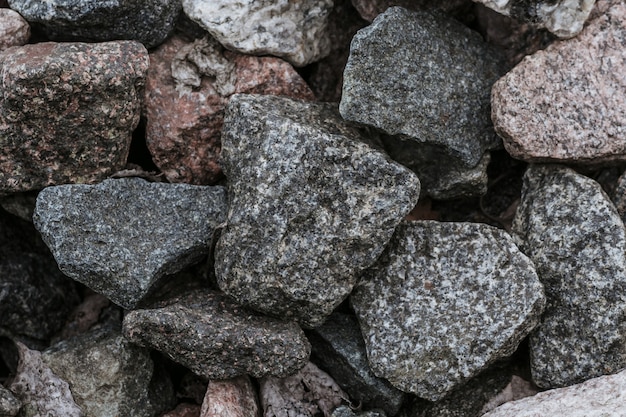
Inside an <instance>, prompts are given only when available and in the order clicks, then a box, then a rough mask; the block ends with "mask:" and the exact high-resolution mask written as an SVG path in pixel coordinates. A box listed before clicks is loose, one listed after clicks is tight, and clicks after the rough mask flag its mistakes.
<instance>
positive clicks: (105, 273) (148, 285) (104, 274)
mask: <svg viewBox="0 0 626 417" xmlns="http://www.w3.org/2000/svg"><path fill="white" fill-rule="evenodd" d="M225 214H226V191H225V189H224V188H223V187H218V186H215V187H201V186H195V185H187V184H165V183H150V182H147V181H145V180H143V179H140V178H124V179H109V180H105V181H104V182H102V183H100V184H98V185H60V186H56V187H48V188H46V189H44V190H43V191H41V192H40V193H39V196H38V197H37V206H36V207H35V215H34V217H33V221H34V223H35V226H36V227H37V229H38V230H39V231H40V232H41V234H42V236H43V239H44V241H45V242H46V244H47V245H48V247H49V248H50V249H51V250H52V253H53V255H54V257H55V259H56V261H57V263H58V264H59V268H60V269H61V271H63V273H65V274H66V275H68V276H70V277H71V278H73V279H75V280H77V281H79V282H81V283H83V284H85V285H87V286H88V287H90V288H91V289H93V290H94V291H96V292H98V293H101V294H103V295H105V296H107V297H108V298H109V299H111V301H113V302H114V303H116V304H118V305H120V306H122V307H124V308H127V309H129V308H133V307H134V306H135V305H137V303H138V302H139V301H141V300H142V299H143V298H144V297H145V296H146V295H147V294H148V293H149V291H150V290H151V289H152V288H153V287H155V286H156V285H157V284H158V283H159V281H160V279H161V278H162V277H163V276H165V275H166V274H173V273H174V272H177V271H180V270H181V269H183V268H184V267H185V266H188V265H191V264H193V263H194V262H197V261H199V260H200V259H201V258H202V257H203V256H205V255H207V254H208V251H209V247H208V246H209V243H210V242H211V239H212V237H213V232H214V229H215V228H216V227H217V226H218V225H219V224H221V223H222V222H223V221H224V219H225Z"/></svg>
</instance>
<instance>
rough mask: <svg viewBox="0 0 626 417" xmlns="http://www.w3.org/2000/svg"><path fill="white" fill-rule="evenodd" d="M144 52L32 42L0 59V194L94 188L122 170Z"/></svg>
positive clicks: (128, 45)
mask: <svg viewBox="0 0 626 417" xmlns="http://www.w3.org/2000/svg"><path fill="white" fill-rule="evenodd" d="M147 69H148V52H147V51H146V49H145V48H144V47H143V46H142V45H141V44H139V43H137V42H133V41H120V42H106V43H100V44H86V43H59V44H57V43H50V42H46V43H38V44H34V45H25V46H22V47H16V48H11V49H9V50H7V51H5V52H4V53H3V54H2V55H1V56H0V75H1V80H0V96H1V98H0V148H2V150H3V152H2V153H0V195H1V194H7V193H12V192H19V191H27V190H34V189H39V188H43V187H45V186H48V185H53V184H62V183H68V182H96V181H99V180H101V179H103V178H106V177H107V176H109V175H110V174H112V173H113V172H115V171H117V170H119V169H121V168H122V167H123V166H124V165H125V164H126V159H127V157H128V151H129V147H130V141H131V133H132V131H133V130H134V129H135V127H136V126H137V124H138V123H139V112H140V102H141V97H142V95H143V90H142V89H143V85H144V81H145V74H146V71H147Z"/></svg>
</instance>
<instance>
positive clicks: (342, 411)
mask: <svg viewBox="0 0 626 417" xmlns="http://www.w3.org/2000/svg"><path fill="white" fill-rule="evenodd" d="M330 417H387V415H386V414H385V413H384V412H383V411H363V412H354V411H352V409H351V408H350V407H348V406H345V405H340V406H339V407H337V408H335V409H334V410H333V413H332V414H331V415H330Z"/></svg>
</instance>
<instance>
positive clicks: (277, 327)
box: [123, 290, 311, 379]
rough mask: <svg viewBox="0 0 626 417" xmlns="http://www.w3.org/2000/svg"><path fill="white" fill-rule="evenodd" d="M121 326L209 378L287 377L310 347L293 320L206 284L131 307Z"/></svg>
mask: <svg viewBox="0 0 626 417" xmlns="http://www.w3.org/2000/svg"><path fill="white" fill-rule="evenodd" d="M190 329H193V330H192V333H191V334H190ZM123 331H124V335H125V336H126V338H127V339H128V340H130V341H132V342H134V343H138V344H140V345H143V346H148V347H151V348H153V349H157V350H159V351H161V352H163V353H165V354H166V355H167V356H169V357H170V358H171V359H172V360H173V361H175V362H178V363H180V364H182V365H183V366H186V367H187V368H189V369H190V370H192V371H193V372H194V373H196V374H197V375H200V376H203V377H205V378H208V379H228V378H233V377H236V376H239V375H244V374H248V375H251V376H253V377H255V378H259V377H262V376H266V375H272V376H278V377H284V376H287V375H291V374H293V373H295V372H297V371H298V370H299V369H300V368H302V367H303V366H304V365H306V363H307V361H308V358H309V354H310V351H311V346H310V345H309V342H308V341H307V339H306V337H305V336H304V333H303V332H302V330H301V329H300V328H299V327H298V326H297V325H296V324H295V323H294V322H283V321H281V320H277V319H273V318H269V317H265V316H262V315H259V314H255V313H252V312H250V311H248V310H246V309H244V308H242V307H241V306H239V305H237V304H235V303H234V302H233V301H232V300H231V299H230V298H228V297H227V296H225V295H224V294H221V293H218V292H213V291H206V290H197V291H194V292H192V293H189V294H185V295H182V296H179V297H174V298H172V299H170V300H168V301H167V302H164V303H161V304H159V305H157V306H155V307H154V308H150V309H142V310H135V311H131V312H130V313H128V314H127V315H126V317H125V318H124V330H123Z"/></svg>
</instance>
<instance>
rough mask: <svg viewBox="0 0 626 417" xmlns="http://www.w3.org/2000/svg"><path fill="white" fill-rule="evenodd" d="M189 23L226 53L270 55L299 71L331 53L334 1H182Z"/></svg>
mask: <svg viewBox="0 0 626 417" xmlns="http://www.w3.org/2000/svg"><path fill="white" fill-rule="evenodd" d="M182 3H183V9H184V10H185V14H187V16H189V18H190V19H191V20H193V21H195V22H196V23H198V24H199V25H200V26H202V27H203V28H204V29H206V30H207V31H208V32H209V33H210V34H211V35H213V36H214V37H215V39H217V40H218V41H219V42H220V43H221V44H222V45H224V46H226V47H227V48H228V49H231V50H234V51H238V52H241V53H245V54H252V55H266V54H268V55H274V56H278V57H281V58H284V59H286V60H287V61H289V62H291V63H292V64H293V65H295V66H297V67H301V66H304V65H306V64H309V63H311V62H314V61H316V60H318V59H320V58H322V57H324V56H325V55H327V54H328V52H329V51H330V42H329V39H328V34H327V33H326V25H327V19H328V14H329V13H330V11H331V10H332V7H333V1H332V0H305V1H297V2H293V1H289V2H279V3H277V2H275V1H271V0H264V1H254V2H232V1H227V0H211V1H208V0H183V2H182Z"/></svg>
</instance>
